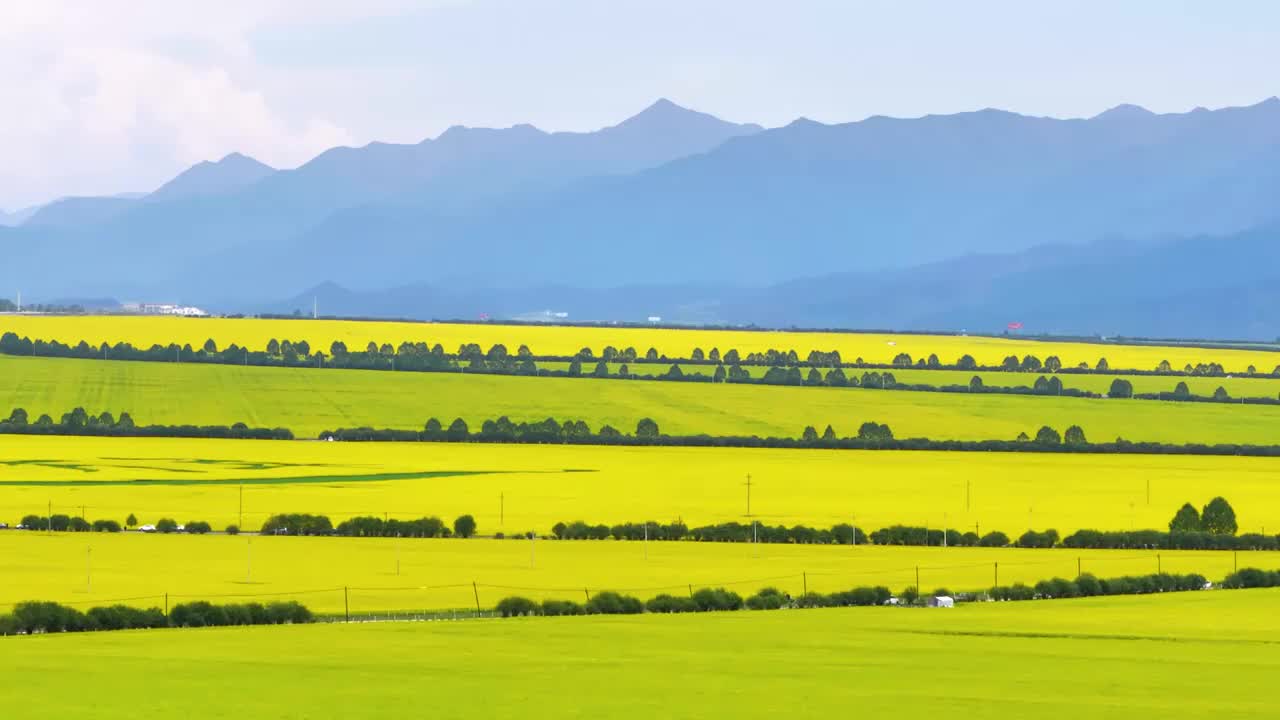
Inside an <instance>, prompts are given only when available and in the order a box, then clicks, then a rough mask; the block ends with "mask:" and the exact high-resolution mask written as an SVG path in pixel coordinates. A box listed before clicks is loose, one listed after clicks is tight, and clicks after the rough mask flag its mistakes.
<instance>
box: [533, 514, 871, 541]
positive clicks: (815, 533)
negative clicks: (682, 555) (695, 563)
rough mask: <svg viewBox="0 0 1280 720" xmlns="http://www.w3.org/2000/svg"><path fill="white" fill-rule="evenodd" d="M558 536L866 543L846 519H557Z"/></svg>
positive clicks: (554, 532)
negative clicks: (819, 523) (692, 522)
mask: <svg viewBox="0 0 1280 720" xmlns="http://www.w3.org/2000/svg"><path fill="white" fill-rule="evenodd" d="M551 536H552V537H554V538H556V539H557V540H607V539H610V538H612V539H614V540H644V539H649V540H655V541H672V540H689V541H693V542H753V541H754V542H762V543H795V544H819V545H856V544H866V542H867V535H866V533H864V532H863V531H862V529H861V528H855V527H853V526H852V525H849V524H847V523H841V524H838V525H834V526H832V527H830V528H811V527H808V526H805V525H795V526H792V527H787V526H785V525H764V524H761V523H754V524H753V523H738V522H727V523H719V524H715V525H703V526H700V527H694V528H689V527H688V526H686V525H685V524H684V523H683V522H674V523H665V524H664V523H659V522H654V521H649V522H643V523H637V522H627V523H618V524H616V525H612V526H610V525H603V524H598V525H592V524H588V523H586V522H584V521H582V520H575V521H573V522H567V523H566V522H558V523H556V524H555V525H554V526H552V528H551Z"/></svg>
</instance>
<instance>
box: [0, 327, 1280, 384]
mask: <svg viewBox="0 0 1280 720" xmlns="http://www.w3.org/2000/svg"><path fill="white" fill-rule="evenodd" d="M0 354H5V355H25V356H38V357H66V358H80V359H101V360H134V361H140V362H192V363H216V364H230V365H265V366H286V367H336V368H351V369H363V370H404V371H424V372H458V371H462V370H465V371H468V372H491V373H507V374H527V375H534V374H540V373H539V370H538V368H537V366H536V364H535V363H536V362H539V361H546V362H567V363H570V364H571V366H570V370H569V371H567V372H565V373H561V372H560V371H545V370H544V371H541V374H569V375H573V374H577V375H582V374H583V370H582V368H583V364H584V363H587V364H590V363H596V370H595V372H594V373H592V374H600V373H601V364H603V366H604V373H605V374H607V372H608V364H609V363H662V364H666V363H676V364H675V365H673V368H677V369H678V367H679V364H680V363H683V364H688V365H700V366H716V367H718V368H719V369H720V370H721V371H723V372H724V373H725V374H726V376H725V378H726V379H727V380H729V381H733V378H730V377H728V374H729V373H731V372H732V368H734V367H737V368H738V369H739V370H740V371H741V373H743V374H745V370H742V369H741V368H742V366H758V367H769V368H777V369H782V370H786V371H788V372H789V370H791V369H794V370H796V371H797V372H799V370H800V368H810V369H821V368H830V369H841V368H856V369H879V370H892V369H906V368H913V369H925V370H965V371H983V372H1021V373H1028V372H1045V373H1049V374H1051V375H1052V374H1058V373H1061V374H1089V373H1100V374H1125V375H1168V376H1207V377H1224V376H1226V375H1227V372H1226V369H1225V368H1224V367H1223V365H1222V364H1221V363H1216V362H1212V363H1203V362H1202V363H1197V364H1195V365H1192V364H1190V363H1187V364H1186V365H1185V366H1184V367H1182V368H1175V367H1173V366H1172V364H1171V363H1170V362H1169V361H1168V360H1163V361H1161V362H1160V363H1159V364H1158V365H1157V366H1156V367H1155V368H1151V369H1141V368H1127V369H1118V368H1112V367H1111V364H1110V363H1109V362H1108V361H1107V358H1106V357H1105V356H1104V357H1101V358H1099V359H1098V360H1097V362H1095V363H1094V364H1093V366H1090V365H1089V363H1088V362H1080V363H1077V364H1076V365H1074V366H1071V365H1064V364H1063V362H1062V361H1061V360H1060V359H1059V358H1058V356H1056V355H1049V356H1048V357H1046V358H1045V359H1044V360H1043V361H1042V360H1041V359H1040V358H1039V357H1038V356H1036V355H1031V354H1028V355H1024V356H1023V357H1022V358H1019V357H1017V356H1016V355H1009V356H1007V357H1005V358H1004V360H1002V361H1001V362H1000V363H999V364H994V365H990V364H987V365H983V364H979V363H978V362H977V360H975V359H974V357H973V356H972V355H969V354H964V355H961V356H960V357H959V358H958V359H956V360H955V361H954V362H944V361H942V360H941V359H940V358H939V357H938V355H937V354H930V355H929V356H928V357H925V358H913V357H912V356H911V355H910V354H909V353H905V352H903V353H898V354H897V355H896V356H894V358H893V360H892V361H891V362H889V363H875V362H867V361H865V360H864V359H863V358H861V357H858V358H856V359H854V360H853V361H846V360H845V359H844V358H843V357H842V356H841V354H840V352H839V351H838V350H830V351H823V350H811V351H810V352H809V353H808V354H807V355H804V356H801V355H800V354H799V353H798V352H796V351H795V350H794V349H792V350H780V349H768V350H765V351H760V352H748V353H740V352H739V351H738V350H737V349H734V348H731V349H729V350H726V351H725V352H723V353H721V352H720V349H719V348H711V349H710V350H709V351H706V352H704V351H703V349H702V348H700V347H695V348H694V349H693V350H692V351H691V352H690V353H689V357H674V358H673V357H669V356H667V355H666V354H664V353H660V352H659V351H658V350H657V349H656V348H653V347H650V348H649V349H648V350H646V351H644V352H641V351H639V350H637V349H636V348H635V347H626V348H621V349H619V348H616V347H614V346H612V345H610V346H606V347H604V348H603V349H602V350H601V351H600V352H599V354H597V353H596V352H595V351H593V350H592V349H591V348H589V347H583V348H581V349H580V350H578V351H577V352H576V353H573V354H570V355H557V354H541V353H535V352H534V351H533V350H531V349H530V348H529V346H528V345H520V346H519V347H518V348H517V349H516V350H515V351H514V352H511V351H510V350H508V348H507V346H506V345H504V344H501V343H497V344H494V345H492V346H490V347H489V349H488V350H485V349H484V348H483V347H481V346H480V345H479V344H477V343H462V344H460V345H459V347H458V349H457V350H456V351H453V352H450V351H448V350H446V349H445V348H444V346H443V345H441V344H440V343H435V344H434V345H431V344H428V343H426V342H422V341H417V342H412V341H404V342H401V343H400V344H399V345H392V344H391V343H385V342H384V343H382V344H378V343H376V342H372V341H370V342H369V343H368V344H367V345H366V346H365V347H364V348H363V349H358V348H348V346H347V344H346V343H345V342H343V341H334V342H332V343H330V345H329V348H328V353H325V352H324V351H323V350H321V349H320V348H312V347H311V345H310V343H309V342H307V341H305V340H300V341H291V340H288V339H275V338H273V339H271V340H270V341H268V342H267V345H266V347H265V348H264V349H263V350H253V349H250V348H248V347H241V346H239V345H237V344H234V343H233V344H231V345H229V346H227V347H225V348H220V347H219V345H218V343H217V342H216V341H215V340H213V338H209V339H207V340H205V342H204V343H203V344H202V345H200V346H199V347H193V346H192V345H191V344H190V343H184V344H179V343H176V342H171V343H169V344H167V345H161V344H158V343H156V344H153V345H151V346H150V347H148V348H138V347H134V346H133V345H132V344H130V343H125V342H118V343H115V344H114V345H112V344H108V343H105V342H104V343H100V344H98V345H97V346H94V345H90V344H89V343H88V342H86V341H84V340H81V341H79V342H78V343H75V344H67V343H63V342H60V341H57V340H41V339H36V340H32V339H30V338H28V337H19V336H18V335H17V334H16V333H13V332H5V333H3V334H0ZM670 372H672V371H669V373H670ZM1245 375H1246V376H1249V377H1280V365H1277V366H1276V367H1275V368H1274V369H1273V370H1272V371H1271V372H1270V373H1266V374H1264V373H1260V372H1259V371H1258V369H1257V368H1256V367H1255V366H1253V365H1250V366H1249V367H1248V368H1247V370H1246V371H1245ZM620 376H622V377H630V375H629V373H627V372H625V371H624V372H622V373H620ZM824 378H825V376H824ZM807 379H808V378H805V380H806V381H807ZM737 380H738V381H745V380H746V378H745V377H743V375H739V376H738V378H737ZM792 381H793V379H792V378H788V382H792ZM769 384H782V383H780V382H779V377H778V376H777V375H775V376H774V377H773V378H771V379H770V383H769Z"/></svg>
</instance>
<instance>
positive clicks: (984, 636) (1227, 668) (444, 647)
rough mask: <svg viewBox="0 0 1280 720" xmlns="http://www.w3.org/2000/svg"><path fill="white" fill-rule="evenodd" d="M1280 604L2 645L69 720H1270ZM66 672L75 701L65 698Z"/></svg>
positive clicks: (866, 612) (21, 701) (69, 639)
mask: <svg viewBox="0 0 1280 720" xmlns="http://www.w3.org/2000/svg"><path fill="white" fill-rule="evenodd" d="M1277 601H1280V593H1278V592H1276V591H1270V590H1249V591H1232V592H1225V591H1224V592H1209V593H1184V594H1173V595H1166V596H1146V597H1120V598H1089V599H1083V600H1056V601H1042V602H1027V603H1009V604H1005V603H993V604H986V605H981V606H969V607H960V608H956V609H954V610H937V611H934V610H902V609H893V608H850V609H833V610H805V611H776V612H760V613H752V612H739V613H724V614H712V615H696V616H690V615H685V616H680V615H675V616H632V617H607V616H594V617H585V618H525V619H517V620H485V621H472V622H452V623H450V622H436V623H412V624H410V623H385V624H352V625H345V624H339V625H320V626H286V627H271V628H229V629H208V630H160V631H136V632H116V633H87V634H70V635H46V636H35V637H16V638H0V645H2V646H3V647H4V652H0V702H3V704H4V705H5V706H6V707H11V708H12V707H22V706H26V705H32V704H38V706H39V707H40V709H41V712H44V713H46V714H49V715H51V716H53V717H57V718H62V719H65V720H76V719H78V718H89V717H94V718H98V717H124V716H131V715H135V714H138V713H139V712H141V711H142V710H143V709H145V711H146V712H147V713H148V714H156V715H160V716H166V717H185V718H233V717H243V718H250V717H252V718H268V717H271V718H312V717H342V718H373V717H392V716H406V715H411V714H419V713H421V712H422V711H423V710H424V709H425V708H429V709H430V711H431V712H432V713H433V714H440V715H447V716H454V715H479V716H482V717H513V718H514V717H520V718H557V719H562V718H650V717H655V716H662V717H691V718H692V717H733V718H778V717H823V716H828V715H833V714H841V715H849V714H852V715H855V716H857V717H876V718H880V717H890V716H893V717H899V716H914V717H940V716H962V717H966V718H975V719H977V720H982V719H985V718H998V719H1000V720H1005V719H1007V718H1031V717H1034V718H1043V719H1044V720H1059V719H1061V720H1074V719H1075V718H1079V717H1082V716H1083V717H1090V718H1101V719H1104V720H1111V719H1113V718H1114V719H1116V720H1131V719H1132V718H1148V717H1160V718H1188V719H1190V718H1195V719H1197V720H1199V719H1200V718H1204V717H1209V716H1223V717H1232V718H1272V717H1274V716H1275V700H1274V697H1273V693H1272V692H1271V688H1272V685H1271V678H1272V677H1273V676H1274V675H1275V674H1276V672H1277V671H1280V653H1277V652H1276V651H1275V645H1276V643H1278V642H1280V621H1277V619H1276V618H1277V615H1276V614H1275V613H1274V612H1272V609H1273V608H1274V607H1275V605H1276V603H1277ZM67 668H75V676H74V678H75V679H74V683H75V691H74V692H67V683H68V679H67V677H68V676H67V673H66V669H67Z"/></svg>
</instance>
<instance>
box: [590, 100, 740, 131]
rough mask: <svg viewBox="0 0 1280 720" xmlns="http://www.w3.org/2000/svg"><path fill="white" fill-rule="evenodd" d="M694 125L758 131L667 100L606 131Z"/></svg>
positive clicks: (659, 101)
mask: <svg viewBox="0 0 1280 720" xmlns="http://www.w3.org/2000/svg"><path fill="white" fill-rule="evenodd" d="M694 124H700V125H718V126H723V127H731V126H736V127H740V128H745V129H750V130H758V129H760V128H759V126H758V125H749V124H748V125H740V124H738V123H732V122H729V121H727V120H722V119H720V118H718V117H716V116H715V115H711V114H710V113H704V112H699V111H697V110H690V109H689V108H687V107H684V106H683V105H677V104H676V103H674V102H672V101H670V100H668V99H667V98H658V99H657V100H655V101H654V102H652V103H651V104H650V105H649V106H648V107H646V108H645V109H643V110H641V111H640V112H638V113H636V114H635V115H632V116H631V117H629V118H627V119H626V120H623V121H622V122H620V123H618V124H617V125H614V126H613V128H606V129H621V128H625V129H631V128H652V129H656V130H674V129H676V128H680V127H686V126H690V125H694Z"/></svg>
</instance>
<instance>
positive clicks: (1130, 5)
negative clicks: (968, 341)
mask: <svg viewBox="0 0 1280 720" xmlns="http://www.w3.org/2000/svg"><path fill="white" fill-rule="evenodd" d="M1277 32H1280V3H1274V2H1270V1H1269V0H1258V1H1256V2H1246V1H1240V2H1232V3H1204V2H1183V1H1181V0H1159V1H1158V2H1149V1H1142V0H1129V1H1128V2H1122V3H1117V2H1095V1H1092V0H1076V1H1074V2H1052V1H1050V0H1045V1H1044V2H1026V1H1025V0H1019V1H1012V2H995V1H991V2H984V1H983V0H971V1H970V2H954V0H936V1H924V0H893V1H892V2H890V1H889V0H877V1H869V0H868V1H862V0H826V1H823V0H786V1H785V2H784V1H781V0H778V1H775V2H763V1H759V0H417V1H416V2H410V1H408V0H358V1H351V2H349V1H347V0H221V1H220V2H218V3H209V2H194V1H192V0H40V1H39V2H26V1H24V0H0V209H5V210H10V211H12V210H14V209H17V208H21V207H25V206H27V205H32V204H37V203H43V202H47V201H49V200H51V199H54V198H57V197H60V196H67V195H108V194H115V193H122V192H139V191H150V190H153V189H155V188H156V187H158V186H159V185H161V184H162V183H163V182H164V181H166V180H167V179H169V178H171V177H172V176H174V175H176V174H177V173H178V172H180V171H182V170H183V169H185V168H187V167H189V166H191V165H193V164H195V163H197V162H199V161H202V160H216V159H218V158H220V157H222V156H224V155H226V154H228V153H231V152H243V153H245V154H248V155H251V156H253V157H256V158H258V159H259V160H262V161H263V162H266V163H268V164H270V165H273V166H276V167H296V166H297V165H299V164H301V163H303V162H305V161H306V160H308V159H309V158H311V157H313V156H315V155H316V154H318V153H319V152H320V151H322V150H324V149H327V148H329V147H333V146H335V145H363V144H365V143H368V142H371V141H374V140H380V141H388V142H417V141H419V140H422V139H423V138H426V137H434V136H435V135H437V134H439V133H440V132H441V131H443V130H444V129H446V128H448V127H449V126H451V125H470V126H495V127H505V126H509V125H513V124H517V123H524V122H527V123H532V124H534V125H537V126H538V127H541V128H543V129H546V130H591V129H595V128H599V127H603V126H607V125H611V124H614V123H617V122H619V121H621V120H622V119H624V118H626V117H628V116H630V115H632V114H634V113H636V112H638V111H639V110H641V109H643V108H644V107H645V106H647V105H648V104H650V103H651V102H653V101H654V100H655V99H657V98H659V97H666V98H669V99H671V100H673V101H674V102H677V103H679V104H681V105H684V106H686V107H692V108H694V109H697V110H702V111H705V112H710V113H712V114H715V115H718V116H721V117H723V118H725V119H728V120H734V121H739V122H757V123H760V124H763V125H766V126H776V125H783V124H786V123H787V122H789V121H791V120H793V119H795V118H797V117H801V116H804V117H808V118H812V119H815V120H818V121H821V122H828V123H830V122H848V121H854V120H859V119H862V118H865V117H867V116H870V115H894V116H900V117H912V116H918V115H924V114H929V113H950V112H959V111H965V110H974V109H980V108H984V107H998V108H1003V109H1007V110H1013V111H1017V112H1022V113H1026V114H1030V115H1050V116H1055V117H1087V116H1091V115H1094V114H1096V113H1098V112H1100V111H1102V110H1105V109H1106V108H1108V107H1112V106H1114V105H1117V104H1120V103H1135V104H1139V105H1143V106H1144V107H1147V108H1149V109H1151V110H1154V111H1157V112H1181V111H1186V110H1189V109H1191V108H1193V107H1196V106H1204V107H1209V108H1218V107H1224V106H1231V105H1250V104H1253V103H1256V102H1259V101H1261V100H1263V99H1265V98H1267V97H1270V96H1273V95H1277V94H1280V75H1278V74H1276V73H1275V71H1274V69H1275V68H1277V67H1280V43H1276V42H1275V41H1274V38H1275V37H1276V36H1277Z"/></svg>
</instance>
